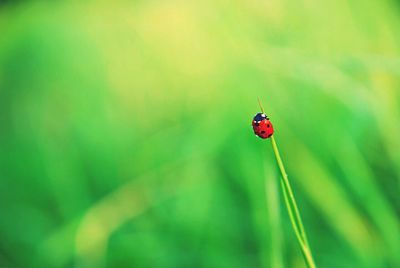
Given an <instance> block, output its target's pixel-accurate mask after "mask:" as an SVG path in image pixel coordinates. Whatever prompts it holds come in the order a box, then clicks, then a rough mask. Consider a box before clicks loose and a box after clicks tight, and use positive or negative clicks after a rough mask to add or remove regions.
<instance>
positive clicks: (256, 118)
mask: <svg viewBox="0 0 400 268" xmlns="http://www.w3.org/2000/svg"><path fill="white" fill-rule="evenodd" d="M264 119H267V120H269V118H268V116H267V115H266V114H264V113H258V114H256V115H255V116H254V118H253V120H254V121H256V123H259V122H260V121H262V120H264Z"/></svg>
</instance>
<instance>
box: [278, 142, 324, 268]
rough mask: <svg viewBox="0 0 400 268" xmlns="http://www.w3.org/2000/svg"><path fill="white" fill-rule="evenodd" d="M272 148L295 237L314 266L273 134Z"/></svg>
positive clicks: (308, 260) (306, 257)
mask: <svg viewBox="0 0 400 268" xmlns="http://www.w3.org/2000/svg"><path fill="white" fill-rule="evenodd" d="M271 143H272V148H273V150H274V154H275V158H276V161H277V163H278V166H279V170H280V172H281V174H282V178H281V186H282V191H283V196H284V199H285V204H286V208H287V210H288V214H289V217H290V221H291V223H292V226H293V230H294V232H295V234H296V238H297V240H298V242H299V244H300V248H301V251H302V253H303V256H304V259H305V262H306V264H307V266H308V267H310V268H315V267H316V266H315V263H314V260H313V257H312V253H311V250H310V246H309V244H308V240H307V235H306V232H305V230H304V226H303V222H302V220H301V217H300V211H299V209H298V207H297V203H296V199H295V198H294V195H293V191H292V188H291V187H290V183H289V179H288V176H287V174H286V170H285V166H284V165H283V162H282V159H281V156H280V154H279V150H278V146H277V145H276V141H275V138H274V136H272V137H271Z"/></svg>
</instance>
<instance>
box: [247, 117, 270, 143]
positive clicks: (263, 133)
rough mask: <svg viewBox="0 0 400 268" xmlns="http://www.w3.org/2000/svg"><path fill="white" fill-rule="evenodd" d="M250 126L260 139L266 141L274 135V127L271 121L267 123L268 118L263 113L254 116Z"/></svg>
mask: <svg viewBox="0 0 400 268" xmlns="http://www.w3.org/2000/svg"><path fill="white" fill-rule="evenodd" d="M252 125H253V130H254V133H255V134H256V135H257V136H258V137H260V138H262V139H268V138H269V137H271V136H272V134H274V127H273V126H272V123H271V121H269V118H268V116H267V115H266V114H264V113H258V114H256V116H254V118H253V122H252Z"/></svg>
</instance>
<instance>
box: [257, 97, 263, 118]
mask: <svg viewBox="0 0 400 268" xmlns="http://www.w3.org/2000/svg"><path fill="white" fill-rule="evenodd" d="M257 100H258V105H260V109H261V112H262V113H263V114H264V108H263V107H262V105H261V101H260V98H259V97H257Z"/></svg>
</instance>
